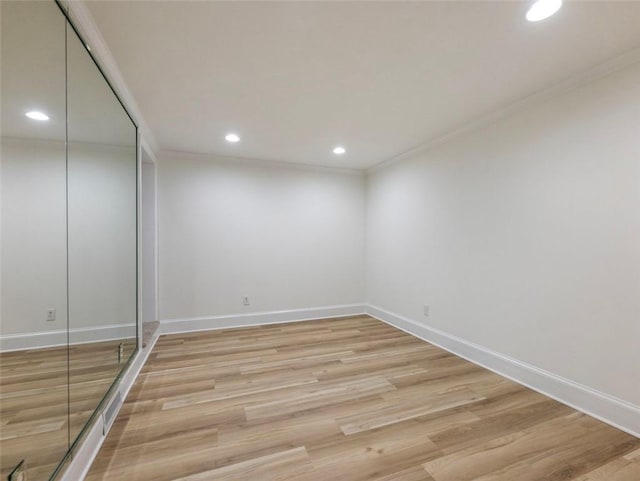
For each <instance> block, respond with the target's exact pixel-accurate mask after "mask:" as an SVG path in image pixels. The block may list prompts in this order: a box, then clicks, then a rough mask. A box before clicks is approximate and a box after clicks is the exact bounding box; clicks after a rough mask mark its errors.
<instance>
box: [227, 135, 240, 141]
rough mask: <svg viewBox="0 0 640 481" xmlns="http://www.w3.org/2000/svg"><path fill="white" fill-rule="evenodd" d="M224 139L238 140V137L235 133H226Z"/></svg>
mask: <svg viewBox="0 0 640 481" xmlns="http://www.w3.org/2000/svg"><path fill="white" fill-rule="evenodd" d="M224 138H225V140H226V141H227V142H239V141H240V137H238V135H237V134H227V135H225V136H224Z"/></svg>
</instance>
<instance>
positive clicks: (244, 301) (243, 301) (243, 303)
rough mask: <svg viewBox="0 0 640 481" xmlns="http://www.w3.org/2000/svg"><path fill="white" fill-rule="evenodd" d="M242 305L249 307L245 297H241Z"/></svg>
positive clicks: (247, 299)
mask: <svg viewBox="0 0 640 481" xmlns="http://www.w3.org/2000/svg"><path fill="white" fill-rule="evenodd" d="M242 305H243V306H248V305H249V298H248V297H247V296H243V297H242Z"/></svg>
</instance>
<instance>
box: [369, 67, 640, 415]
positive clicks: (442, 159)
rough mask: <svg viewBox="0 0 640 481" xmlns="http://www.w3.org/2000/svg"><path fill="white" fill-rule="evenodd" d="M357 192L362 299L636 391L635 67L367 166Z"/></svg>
mask: <svg viewBox="0 0 640 481" xmlns="http://www.w3.org/2000/svg"><path fill="white" fill-rule="evenodd" d="M367 196H368V200H367V202H368V204H367V207H368V213H367V288H368V294H367V295H368V301H369V302H370V303H371V304H372V305H375V306H378V307H380V308H382V309H385V310H388V311H391V312H395V313H397V314H399V315H401V316H404V317H407V318H409V319H411V320H413V321H416V322H419V323H423V324H426V325H429V326H432V327H434V328H436V329H440V330H442V331H445V332H446V333H450V334H453V335H455V336H459V337H461V338H463V339H466V340H468V341H471V342H473V343H477V344H479V345H481V346H484V347H486V348H489V349H492V350H494V351H497V352H499V353H502V354H505V355H507V356H511V357H513V358H516V359H518V360H521V361H524V362H526V363H530V364H532V365H534V366H537V367H539V368H542V369H545V370H547V371H550V372H552V373H555V374H557V375H560V376H563V377H566V378H569V379H571V380H573V381H575V382H578V383H581V384H583V385H586V386H588V387H591V388H593V389H595V390H598V391H601V392H603V393H606V394H608V395H611V396H615V397H618V398H620V399H623V400H625V401H627V402H629V403H633V404H635V405H636V406H640V382H638V366H640V347H639V346H640V344H639V342H640V66H638V65H636V66H634V67H631V68H627V69H626V70H624V71H621V72H618V73H615V74H611V75H609V76H608V77H606V78H603V79H600V80H598V81H595V82H593V83H591V84H590V85H587V86H583V87H581V88H578V89H576V90H574V91H571V92H569V93H565V94H563V95H561V96H559V97H557V98H554V99H552V100H550V101H548V102H545V103H544V104H541V105H538V106H536V107H534V108H530V109H528V110H527V111H524V112H521V113H519V114H517V115H514V116H512V117H510V118H507V119H504V120H501V121H499V122H497V123H496V124H494V125H491V126H487V127H485V128H483V129H481V130H479V131H476V132H474V133H472V134H467V135H465V136H463V137H459V138H457V139H455V140H453V141H451V142H449V143H447V144H446V145H441V146H439V147H435V148H433V149H432V150H430V151H425V152H422V153H419V154H416V155H414V156H413V157H412V158H410V159H408V160H405V161H401V162H398V163H396V164H392V165H390V166H388V167H386V168H381V169H380V170H377V171H374V172H372V173H371V174H370V175H369V177H368V188H367ZM425 303H426V304H429V305H430V309H431V310H430V316H429V317H424V315H423V305H424V304H425Z"/></svg>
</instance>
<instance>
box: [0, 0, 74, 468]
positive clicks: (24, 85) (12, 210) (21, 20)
mask: <svg viewBox="0 0 640 481" xmlns="http://www.w3.org/2000/svg"><path fill="white" fill-rule="evenodd" d="M0 9H1V12H0V17H1V22H2V27H1V32H2V34H1V35H2V39H1V45H2V47H1V49H2V51H1V58H2V69H1V80H0V83H1V92H0V96H1V99H2V119H1V122H2V123H1V126H2V139H1V149H0V159H1V160H0V177H1V189H2V191H1V192H2V194H1V202H2V203H1V236H2V238H1V243H2V251H1V260H0V262H1V271H2V284H1V285H2V290H1V299H0V306H1V308H0V329H1V333H2V337H1V343H0V477H1V478H2V479H3V480H5V479H7V476H8V474H9V473H10V472H11V471H12V470H13V468H14V467H15V466H16V465H17V464H18V463H19V462H20V461H21V460H22V459H25V465H26V473H27V478H26V479H28V480H29V481H46V480H47V479H49V477H50V475H51V474H52V473H53V471H54V470H55V468H56V466H57V465H58V463H59V462H60V460H61V459H62V458H63V456H64V455H65V453H66V452H67V450H68V447H69V433H68V397H67V396H68V394H67V389H68V385H67V268H66V265H67V257H66V180H65V177H66V166H65V164H66V160H65V137H66V128H65V125H66V117H65V28H66V22H65V19H64V16H63V15H61V13H60V11H59V9H58V7H57V6H56V4H55V3H54V2H22V1H2V2H0ZM26 114H30V115H29V116H27V115H26ZM45 117H46V118H48V120H46V119H45Z"/></svg>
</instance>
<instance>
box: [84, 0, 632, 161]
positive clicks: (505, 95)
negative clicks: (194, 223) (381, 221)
mask: <svg viewBox="0 0 640 481" xmlns="http://www.w3.org/2000/svg"><path fill="white" fill-rule="evenodd" d="M88 5H89V8H90V11H91V14H92V15H93V17H94V19H95V22H96V24H97V25H98V27H99V29H100V31H101V32H102V34H103V36H104V38H105V40H106V43H107V44H108V46H109V48H110V49H111V52H112V54H113V56H114V58H115V60H116V62H117V64H118V66H119V68H120V69H121V71H122V73H123V75H124V78H125V79H126V81H127V83H128V85H129V87H130V89H131V91H132V93H133V95H134V96H135V98H136V100H137V103H138V105H139V107H140V109H141V111H142V113H143V115H144V117H145V120H146V121H147V123H148V124H149V125H150V127H151V129H152V131H153V133H154V135H155V136H156V137H157V139H158V141H159V143H160V146H161V148H163V149H169V150H179V151H187V152H199V153H215V154H223V155H233V156H239V157H248V158H257V159H269V160H280V161H287V162H299V163H304V164H315V165H325V166H339V167H349V168H367V167H370V166H373V165H375V164H377V163H380V162H382V161H384V160H386V159H388V158H391V157H393V156H395V155H397V154H400V153H402V152H404V151H407V150H409V149H411V148H413V147H415V146H418V145H420V144H422V143H425V142H428V141H429V140H430V139H434V138H437V137H439V136H441V135H443V134H446V133H447V132H449V131H451V130H453V129H455V128H458V127H460V126H462V125H464V124H465V123H467V122H469V121H471V120H473V119H475V118H478V117H480V116H482V115H485V114H488V113H491V112H493V111H496V110H498V109H500V108H503V107H505V106H507V105H509V104H511V103H512V102H514V101H517V100H519V99H521V98H523V97H525V96H528V95H530V94H533V93H535V92H537V91H539V90H541V89H545V88H547V87H550V86H552V85H554V84H555V83H558V82H560V81H561V80H563V79H565V78H567V77H570V76H573V75H576V74H578V73H580V72H582V71H584V70H586V69H588V68H591V67H593V66H595V65H597V64H599V63H601V62H603V61H605V60H608V59H609V58H611V57H614V56H616V55H619V54H622V53H624V52H626V51H628V50H631V49H633V48H636V47H637V46H640V28H639V27H638V26H639V25H640V2H612V1H603V2H565V6H564V7H563V8H562V10H561V11H560V12H559V13H558V14H557V15H556V16H554V17H551V18H550V19H547V20H545V21H542V22H539V23H535V24H534V23H529V22H527V21H526V20H525V13H526V10H527V3H525V2H482V1H468V2H400V1H397V2H344V3H343V2H336V1H330V2H212V1H210V2H191V1H166V2H153V1H114V2H112V1H99V2H88ZM230 131H234V132H237V133H238V134H239V135H240V136H241V137H242V140H241V142H239V143H238V144H228V143H226V142H225V141H224V134H226V133H227V132H230ZM338 144H341V145H344V146H345V147H346V148H347V153H346V154H345V155H343V156H335V155H334V154H332V153H331V150H332V148H333V147H334V146H335V145H338Z"/></svg>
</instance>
